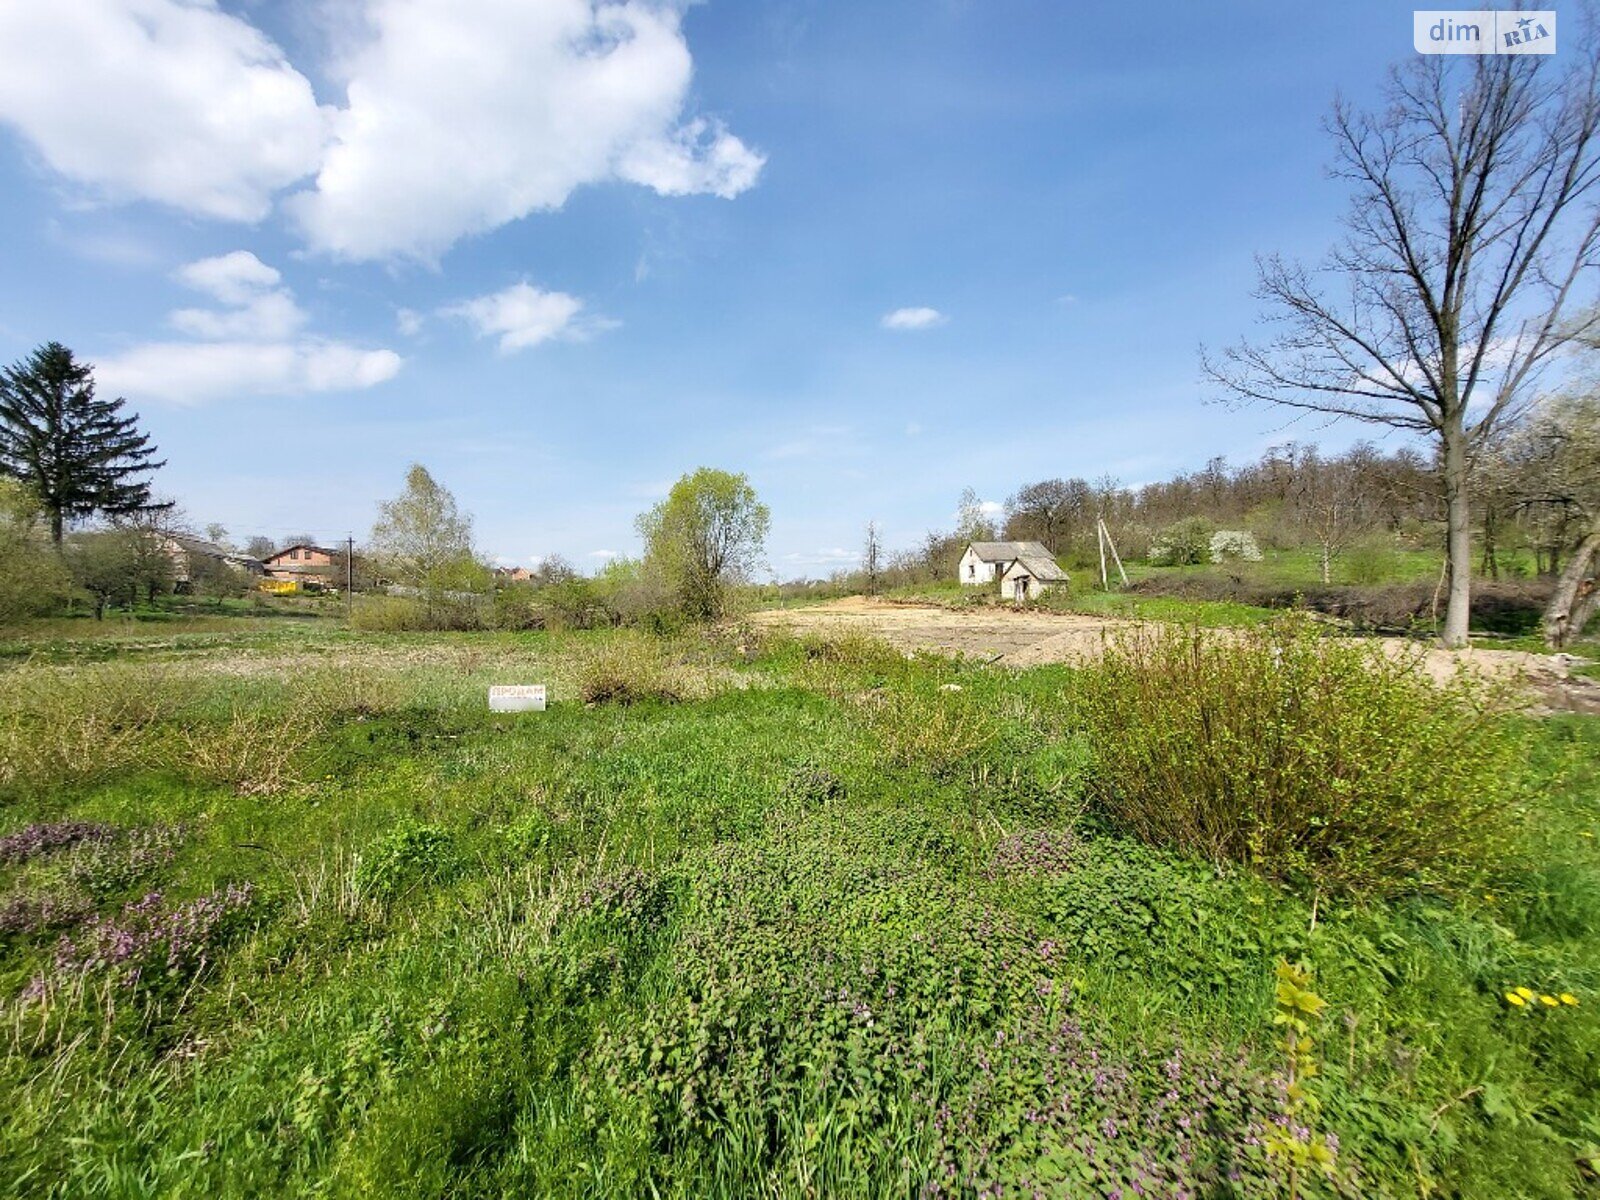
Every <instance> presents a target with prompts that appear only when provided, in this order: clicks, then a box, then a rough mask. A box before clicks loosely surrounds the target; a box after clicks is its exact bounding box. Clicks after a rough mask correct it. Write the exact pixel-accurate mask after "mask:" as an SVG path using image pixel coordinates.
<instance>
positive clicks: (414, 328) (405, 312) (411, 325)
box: [394, 308, 424, 337]
mask: <svg viewBox="0 0 1600 1200" xmlns="http://www.w3.org/2000/svg"><path fill="white" fill-rule="evenodd" d="M423 320H424V318H423V315H422V314H421V313H419V312H418V311H417V310H416V309H414V308H402V309H400V310H399V311H398V312H396V313H395V314H394V324H395V328H396V329H398V330H399V331H400V336H401V337H416V336H417V334H419V333H421V332H422V322H423Z"/></svg>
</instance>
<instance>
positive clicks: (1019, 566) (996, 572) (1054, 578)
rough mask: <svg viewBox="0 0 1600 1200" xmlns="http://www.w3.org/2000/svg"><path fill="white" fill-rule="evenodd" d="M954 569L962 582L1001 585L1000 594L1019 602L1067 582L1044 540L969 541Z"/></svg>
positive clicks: (983, 585)
mask: <svg viewBox="0 0 1600 1200" xmlns="http://www.w3.org/2000/svg"><path fill="white" fill-rule="evenodd" d="M956 571H957V573H958V577H959V579H960V581H961V583H962V585H963V586H966V587H985V586H990V585H993V584H995V583H996V582H998V583H999V585H1000V594H1001V595H1002V596H1005V597H1006V598H1008V599H1010V600H1013V601H1015V602H1017V603H1018V604H1021V603H1022V602H1024V601H1026V600H1031V599H1033V598H1035V597H1037V596H1042V595H1043V594H1044V593H1045V592H1047V591H1049V590H1050V589H1051V588H1053V587H1059V586H1062V585H1065V584H1066V583H1067V582H1069V579H1068V576H1067V573H1066V572H1065V571H1063V570H1062V569H1061V568H1060V567H1058V566H1056V560H1055V555H1053V554H1051V553H1050V551H1049V550H1047V549H1045V546H1044V543H1043V542H969V543H968V544H967V548H966V550H965V552H963V553H962V555H961V562H960V563H959V564H958V565H957V567H956Z"/></svg>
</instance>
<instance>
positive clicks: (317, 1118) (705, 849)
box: [0, 618, 1600, 1198]
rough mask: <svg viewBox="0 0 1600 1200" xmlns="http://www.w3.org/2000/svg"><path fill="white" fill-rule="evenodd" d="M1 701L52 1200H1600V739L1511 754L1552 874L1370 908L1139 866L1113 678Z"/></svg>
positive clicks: (447, 652)
mask: <svg viewBox="0 0 1600 1200" xmlns="http://www.w3.org/2000/svg"><path fill="white" fill-rule="evenodd" d="M224 622H231V623H229V624H224ZM86 635H93V636H86ZM0 656H3V657H0V664H3V665H0V839H3V840H0V1046H3V1052H0V1053H3V1057H0V1062H3V1065H0V1179H5V1180H7V1181H9V1182H8V1183H7V1185H6V1188H5V1189H4V1190H5V1191H6V1192H7V1193H8V1194H14V1195H19V1196H35V1195H38V1196H44V1195H50V1196H129V1197H131V1196H195V1197H201V1196H205V1197H214V1196H260V1195H294V1196H301V1195H330V1196H338V1195H362V1196H368V1195H383V1196H391V1195H393V1196H452V1197H458V1196H491V1195H492V1196H536V1195H571V1196H592V1197H612V1196H650V1195H660V1196H682V1197H705V1196H752V1195H772V1196H828V1197H834V1196H862V1197H867V1196H872V1197H879V1196H905V1197H914V1196H946V1195H951V1196H985V1197H999V1196H1028V1195H1034V1194H1042V1195H1050V1196H1069V1195H1070V1196H1108V1197H1109V1196H1131V1195H1134V1194H1144V1195H1148V1196H1177V1195H1197V1196H1198V1195H1207V1196H1283V1195H1289V1194H1291V1191H1293V1192H1296V1193H1298V1194H1302V1195H1338V1194H1343V1195H1351V1196H1356V1195H1359V1196H1418V1197H1421V1196H1462V1197H1491V1196H1492V1197H1508V1196H1519V1197H1552V1198H1554V1197H1566V1196H1572V1195H1574V1194H1577V1193H1578V1192H1579V1191H1581V1190H1582V1189H1584V1188H1590V1187H1593V1186H1594V1180H1595V1176H1594V1174H1593V1170H1594V1164H1595V1163H1596V1162H1597V1161H1600V1091H1597V1084H1596V1080H1597V1077H1600V1076H1597V1072H1600V940H1597V934H1600V848H1597V847H1596V845H1595V841H1596V839H1595V832H1596V830H1597V829H1600V821H1597V817H1600V800H1597V795H1600V790H1597V786H1596V785H1597V783H1600V721H1596V720H1593V719H1585V718H1560V719H1551V720H1546V721H1543V722H1539V723H1537V724H1534V723H1531V722H1526V721H1523V720H1521V719H1519V718H1515V717H1509V716H1507V717H1502V718H1495V719H1494V721H1495V723H1494V724H1493V725H1492V726H1491V727H1490V728H1491V731H1492V736H1500V735H1501V734H1502V733H1503V734H1504V735H1505V736H1507V737H1512V738H1516V739H1520V740H1519V741H1518V743H1517V744H1518V745H1521V746H1525V747H1526V753H1525V754H1524V755H1522V761H1523V762H1524V763H1525V764H1526V777H1525V778H1519V779H1518V780H1517V781H1516V783H1517V789H1516V795H1517V797H1518V799H1516V801H1515V802H1514V804H1512V805H1511V807H1512V808H1514V810H1515V811H1514V812H1509V813H1508V819H1509V820H1510V821H1511V826H1512V828H1513V830H1514V833H1515V844H1514V846H1513V847H1512V848H1511V850H1510V851H1509V856H1508V857H1506V858H1503V859H1497V860H1496V861H1495V862H1494V863H1492V864H1488V863H1486V864H1485V866H1484V870H1483V872H1482V875H1481V878H1476V879H1474V881H1473V884H1472V886H1471V887H1470V888H1467V889H1464V890H1463V889H1457V890H1455V891H1453V892H1448V893H1446V892H1436V891H1429V890H1421V891H1419V890H1415V889H1413V890H1411V891H1410V892H1402V893H1399V894H1393V895H1389V896H1387V897H1386V898H1380V897H1369V898H1367V899H1365V900H1357V899H1352V898H1343V897H1341V896H1339V895H1337V894H1334V895H1330V894H1326V893H1324V892H1323V891H1321V890H1320V889H1318V888H1317V887H1315V886H1301V885H1297V884H1295V883H1294V882H1293V881H1292V880H1291V881H1290V883H1288V884H1278V883H1273V882H1270V881H1268V879H1267V878H1265V877H1263V876H1261V875H1260V874H1258V873H1256V872H1254V871H1252V870H1250V869H1248V868H1247V867H1242V866H1228V865H1218V864H1216V863H1214V862H1208V861H1202V860H1200V859H1196V858H1192V857H1187V856H1185V855H1183V854H1180V853H1177V852H1174V851H1171V850H1167V849H1162V848H1159V847H1154V846H1148V845H1144V844H1141V843H1138V842H1136V841H1134V840H1132V839H1131V838H1129V837H1127V836H1125V834H1124V833H1123V832H1122V831H1119V829H1118V827H1117V826H1116V824H1115V822H1114V821H1111V820H1109V819H1108V817H1107V815H1106V813H1105V812H1104V811H1102V810H1101V809H1100V808H1099V807H1098V806H1097V805H1096V803H1095V802H1094V796H1095V795H1096V794H1098V793H1097V791H1096V786H1097V785H1096V779H1097V776H1096V770H1097V766H1096V764H1097V762H1098V761H1099V756H1098V755H1097V752H1096V746H1095V744H1094V739H1093V738H1092V737H1090V736H1089V735H1088V733H1087V728H1088V727H1087V726H1086V724H1085V721H1086V718H1085V717H1084V716H1083V715H1082V713H1081V712H1080V711H1079V709H1078V708H1077V707H1076V704H1075V701H1074V696H1075V694H1076V683H1075V679H1074V676H1073V673H1072V672H1070V671H1068V670H1067V669H1065V668H1039V669H1034V670H1028V671H1023V672H1015V671H1009V670H1001V669H998V668H993V667H980V666H977V665H972V664H965V663H961V662H952V661H945V660H939V659H932V658H926V659H917V660H914V661H913V660H906V659H905V658H903V657H902V656H900V655H898V654H895V653H893V652H889V651H887V650H885V649H883V648H879V647H874V646H871V645H867V644H853V643H852V644H846V645H843V646H838V647H829V646H826V645H821V644H801V643H796V642H792V641H786V640H782V639H776V640H772V639H769V640H767V641H764V642H762V641H757V640H756V639H754V638H753V637H752V636H751V635H749V634H748V633H745V632H741V631H739V630H731V631H723V632H720V633H716V634H706V635H693V636H685V637H684V638H682V639H680V640H676V641H673V642H671V643H666V644H661V643H655V642H650V641H649V640H648V639H644V638H642V637H641V636H639V635H630V634H611V633H605V634H583V635H565V636H559V635H550V634H525V635H508V634H507V635H492V634H486V635H381V636H380V635H357V634H352V633H347V632H344V631H342V630H340V629H338V628H337V627H336V626H335V625H334V624H332V623H324V622H288V621H281V620H280V621H277V622H272V621H267V620H257V621H247V620H243V619H239V618H218V619H216V620H212V621H201V622H198V623H191V624H188V625H184V624H181V623H179V624H173V625H170V626H162V627H160V628H151V627H136V628H122V629H119V630H109V629H87V628H84V627H82V626H76V627H74V628H72V629H64V628H62V627H60V626H51V627H46V628H43V629H40V630H37V631H33V632H28V633H22V634H15V635H13V636H11V637H9V638H7V639H4V640H3V646H0ZM608 673H609V674H608ZM610 675H620V676H624V677H627V678H632V679H644V680H646V683H647V685H648V686H643V685H642V686H641V690H642V692H643V693H644V694H643V696H642V697H641V698H639V702H638V703H634V704H630V705H620V704H614V703H613V704H595V705H592V706H590V705H585V704H584V703H582V702H581V700H580V698H579V697H580V693H581V692H582V691H583V690H584V689H586V688H587V689H591V690H592V689H594V688H595V687H596V686H597V684H596V682H595V681H596V680H597V679H600V678H609V676H610ZM508 682H548V683H549V684H550V685H551V688H552V697H553V702H552V704H551V707H550V710H549V711H548V712H546V713H543V714H523V715H508V716H495V715H491V714H489V713H488V712H487V711H486V708H485V704H484V689H485V687H486V686H488V685H489V684H491V683H508ZM652 691H653V692H655V693H658V694H659V695H660V696H661V697H663V698H657V699H652V698H651V697H650V694H649V693H651V692H652ZM669 697H670V698H674V699H669ZM1486 736H1487V735H1486ZM1280 959H1289V960H1304V961H1305V962H1306V963H1307V964H1308V965H1309V966H1310V967H1311V969H1312V972H1313V986H1314V988H1315V990H1316V992H1317V993H1318V994H1320V995H1321V996H1322V997H1324V998H1325V999H1326V1001H1327V1003H1328V1008H1327V1010H1326V1012H1324V1013H1323V1014H1322V1015H1321V1016H1320V1017H1319V1018H1318V1019H1317V1023H1316V1029H1317V1048H1316V1051H1315V1053H1316V1056H1317V1057H1318V1059H1319V1060H1320V1064H1321V1070H1320V1075H1319V1076H1318V1078H1317V1079H1316V1080H1315V1082H1314V1084H1313V1086H1312V1090H1313V1093H1314V1095H1315V1096H1316V1097H1317V1098H1318V1100H1319V1101H1320V1105H1321V1107H1320V1111H1316V1110H1313V1109H1307V1108H1300V1109H1295V1108H1294V1106H1293V1104H1292V1102H1291V1100H1290V1099H1289V1097H1288V1095H1287V1094H1286V1090H1285V1089H1286V1081H1285V1079H1284V1078H1283V1073H1284V1071H1285V1067H1286V1057H1285V1051H1284V1046H1283V1033H1282V1029H1281V1028H1280V1027H1277V1026H1274V1025H1273V1023H1272V1020H1273V1012H1274V990H1273V989H1274V968H1275V966H1276V964H1277V963H1278V962H1279V960H1280ZM1518 987H1526V988H1527V989H1529V991H1530V993H1532V994H1533V997H1534V998H1533V1001H1532V1003H1531V1004H1517V1003H1515V1002H1513V1001H1510V1000H1508V999H1507V995H1506V994H1507V993H1508V992H1510V993H1511V994H1512V995H1517V993H1516V991H1515V989H1516V988H1518ZM1563 995H1566V996H1567V997H1569V998H1570V999H1571V1000H1573V1001H1576V1003H1575V1004H1572V1003H1566V1002H1564V1001H1563V1000H1562V999H1561V997H1562V996H1563ZM1540 996H1549V997H1551V998H1552V999H1553V1004H1546V1003H1544V1002H1543V1001H1542V1000H1540V998H1539V997H1540ZM1519 999H1520V997H1519ZM1291 1112H1294V1114H1295V1115H1293V1116H1292V1117H1291V1116H1289V1115H1288V1114H1289V1113H1291ZM1281 1122H1287V1123H1288V1128H1289V1130H1290V1134H1289V1136H1291V1137H1298V1136H1299V1127H1300V1126H1301V1125H1302V1124H1303V1125H1304V1126H1305V1127H1306V1133H1307V1137H1308V1138H1310V1137H1315V1138H1326V1140H1327V1144H1328V1145H1330V1146H1332V1147H1333V1148H1334V1149H1335V1151H1336V1162H1337V1174H1336V1175H1334V1176H1332V1177H1324V1176H1323V1175H1322V1174H1321V1173H1320V1172H1318V1171H1316V1170H1314V1169H1311V1168H1306V1169H1304V1170H1301V1171H1299V1172H1298V1173H1297V1174H1296V1175H1295V1178H1294V1182H1293V1183H1292V1184H1291V1182H1290V1174H1289V1168H1288V1167H1287V1166H1285V1163H1284V1160H1283V1159H1282V1158H1281V1157H1272V1156H1269V1155H1268V1154H1267V1153H1266V1151H1265V1148H1264V1145H1263V1143H1267V1142H1271V1141H1272V1139H1273V1137H1274V1136H1275V1133H1274V1131H1279V1132H1280V1133H1281V1131H1282V1130H1283V1129H1284V1128H1285V1126H1284V1125H1283V1124H1282V1123H1281ZM1327 1135H1332V1137H1331V1138H1327ZM1136 1185H1137V1187H1138V1188H1140V1189H1143V1190H1142V1193H1136V1192H1135V1190H1134V1189H1135V1186H1136Z"/></svg>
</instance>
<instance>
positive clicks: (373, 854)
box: [355, 821, 460, 900]
mask: <svg viewBox="0 0 1600 1200" xmlns="http://www.w3.org/2000/svg"><path fill="white" fill-rule="evenodd" d="M459 865H460V862H459V859H458V856H457V854H456V848H455V842H454V839H452V838H451V836H450V835H449V834H448V833H446V832H445V831H444V830H442V829H439V828H438V827H436V826H433V825H421V824H417V823H416V822H412V821H406V822H402V823H401V824H399V825H397V826H395V828H393V829H391V830H390V831H389V832H388V833H387V834H385V835H384V836H383V837H382V838H380V839H379V840H378V842H377V844H376V845H375V846H373V847H372V849H371V850H369V851H368V852H367V853H366V854H365V855H363V856H362V858H361V862H360V863H359V864H358V865H357V867H356V872H355V879H356V887H357V889H358V890H359V891H360V892H361V894H362V895H364V896H372V897H375V898H376V899H379V900H388V899H392V898H393V897H395V896H397V895H399V894H400V893H401V892H402V891H404V890H406V889H407V888H410V887H413V886H416V885H418V884H427V883H437V882H440V881H442V880H446V879H449V878H450V877H451V876H453V875H454V874H455V872H456V869H457V867H459Z"/></svg>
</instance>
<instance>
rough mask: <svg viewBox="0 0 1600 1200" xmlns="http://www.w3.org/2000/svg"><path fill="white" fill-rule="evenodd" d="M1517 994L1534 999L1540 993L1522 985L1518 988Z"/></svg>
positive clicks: (1525, 998) (1526, 998)
mask: <svg viewBox="0 0 1600 1200" xmlns="http://www.w3.org/2000/svg"><path fill="white" fill-rule="evenodd" d="M1517 995H1519V996H1521V997H1522V998H1523V999H1524V1000H1532V999H1533V998H1534V997H1535V996H1536V995H1538V993H1537V992H1535V991H1534V990H1533V989H1532V988H1525V987H1520V988H1518V989H1517Z"/></svg>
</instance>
